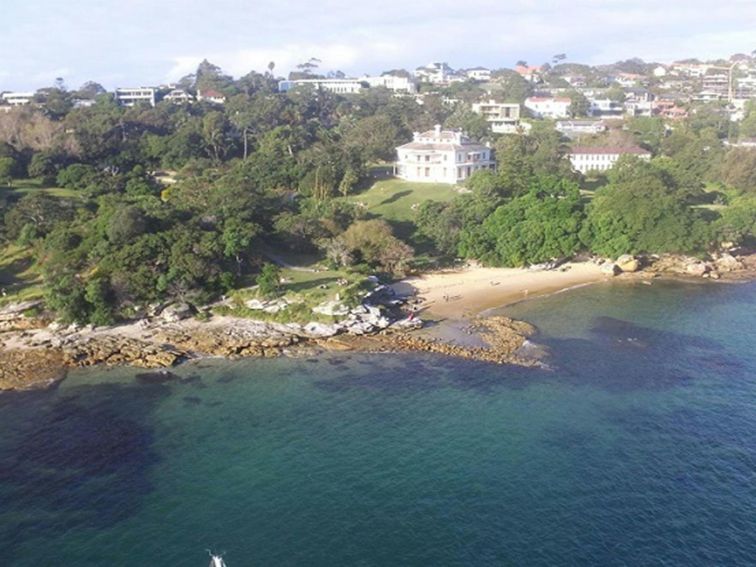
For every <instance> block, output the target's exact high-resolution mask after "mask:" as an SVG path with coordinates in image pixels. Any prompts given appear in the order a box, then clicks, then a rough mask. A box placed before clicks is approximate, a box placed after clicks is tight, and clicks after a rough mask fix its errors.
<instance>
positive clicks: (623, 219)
mask: <svg viewBox="0 0 756 567" xmlns="http://www.w3.org/2000/svg"><path fill="white" fill-rule="evenodd" d="M581 237H582V238H583V240H584V241H585V242H586V243H587V244H588V245H589V246H590V248H591V250H593V251H594V252H597V253H599V254H602V255H605V256H610V257H616V256H619V255H621V254H639V253H662V252H670V253H692V252H697V251H701V250H703V249H705V248H706V246H707V244H708V234H707V227H706V224H705V223H704V222H703V219H702V217H701V214H700V212H698V210H697V209H692V208H691V207H689V206H688V205H687V204H685V202H684V201H682V200H681V199H680V198H679V196H678V195H676V192H675V187H674V185H673V183H672V180H671V178H670V177H669V175H667V174H666V173H665V172H664V171H663V170H661V169H659V168H658V167H657V166H655V165H654V164H651V163H646V162H643V161H642V160H638V159H636V158H628V159H625V158H622V159H621V160H620V161H619V162H617V164H616V165H615V171H613V172H612V174H611V175H610V183H609V184H608V185H607V186H605V187H602V188H601V189H599V190H597V191H596V195H595V197H594V199H593V201H592V202H591V204H590V206H589V208H588V222H587V223H586V225H585V228H584V230H583V232H582V234H581Z"/></svg>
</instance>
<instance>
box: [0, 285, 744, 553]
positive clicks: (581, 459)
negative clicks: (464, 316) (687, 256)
mask: <svg viewBox="0 0 756 567" xmlns="http://www.w3.org/2000/svg"><path fill="white" fill-rule="evenodd" d="M755 292H756V285H754V284H744V285H713V284H709V285H690V284H687V285H683V284H667V283H659V282H654V284H653V285H652V286H645V285H618V284H603V285H596V286H591V287H586V288H582V289H579V290H574V291H570V292H566V293H562V294H558V295H555V296H552V297H549V298H544V299H537V300H533V301H530V302H527V303H525V304H521V305H517V306H514V307H510V308H507V309H505V310H504V312H505V313H507V314H510V315H513V316H516V317H521V318H525V319H528V320H530V321H533V322H534V323H535V324H536V325H538V327H539V329H540V335H539V336H538V338H537V341H538V342H539V343H542V344H545V345H546V346H547V347H548V348H549V350H550V353H551V356H550V359H549V360H550V364H551V365H552V366H553V370H552V371H543V370H523V369H517V368H510V367H500V366H491V365H486V364H479V363H471V362H466V361H459V360H453V359H447V358H443V357H433V356H424V355H401V356H396V355H349V356H344V355H328V356H321V357H318V358H313V359H296V360H292V359H279V360H246V361H239V362H223V361H203V362H201V363H197V364H191V365H186V366H183V367H181V368H179V369H178V370H177V371H176V374H177V379H175V380H171V381H166V382H164V383H158V384H155V383H149V382H147V381H145V380H141V379H139V378H138V377H137V375H138V374H139V371H134V370H129V369H115V370H111V371H103V370H102V369H97V370H88V371H81V372H76V373H74V374H72V375H71V376H70V377H69V379H67V380H66V381H65V382H63V384H62V385H61V386H60V387H59V388H58V389H57V390H54V391H50V392H43V393H28V394H14V395H4V396H0V565H2V566H9V565H12V566H16V565H18V566H25V565H29V566H32V565H33V566H40V565H45V566H47V565H50V566H56V565H75V566H77V567H78V566H83V565H97V566H100V565H103V566H105V565H107V566H110V565H129V566H130V565H134V566H143V565H146V564H154V565H166V566H167V565H170V566H184V565H186V566H192V565H202V566H204V565H207V556H206V552H205V548H207V547H212V548H214V549H216V550H225V551H226V556H225V558H226V561H227V563H228V565H229V567H238V566H248V565H360V566H362V565H365V566H367V565H527V566H538V565H754V564H756V293H755Z"/></svg>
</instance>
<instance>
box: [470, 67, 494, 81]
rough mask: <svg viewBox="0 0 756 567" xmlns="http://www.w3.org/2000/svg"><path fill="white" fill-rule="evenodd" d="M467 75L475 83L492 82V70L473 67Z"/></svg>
mask: <svg viewBox="0 0 756 567" xmlns="http://www.w3.org/2000/svg"><path fill="white" fill-rule="evenodd" d="M465 75H467V78H468V79H472V80H473V81H490V80H491V69H486V68H485V67H473V68H472V69H466V70H465Z"/></svg>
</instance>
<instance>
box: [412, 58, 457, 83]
mask: <svg viewBox="0 0 756 567" xmlns="http://www.w3.org/2000/svg"><path fill="white" fill-rule="evenodd" d="M455 75H456V72H455V71H454V69H452V68H451V67H449V64H448V63H445V62H442V63H428V64H427V65H426V66H425V67H418V68H417V69H415V76H416V77H417V78H418V79H420V80H421V81H423V82H426V83H433V84H435V85H444V84H447V83H449V82H450V81H451V79H452V77H454V76H455Z"/></svg>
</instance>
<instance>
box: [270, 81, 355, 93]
mask: <svg viewBox="0 0 756 567" xmlns="http://www.w3.org/2000/svg"><path fill="white" fill-rule="evenodd" d="M304 86H311V87H313V88H314V89H316V90H317V89H323V90H324V91H329V92H332V93H337V94H357V93H359V92H360V91H361V90H362V89H363V88H364V86H365V83H364V82H363V81H360V80H359V79H296V80H293V81H279V83H278V90H279V91H280V92H282V93H285V92H288V91H290V90H291V89H294V88H296V87H304Z"/></svg>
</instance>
